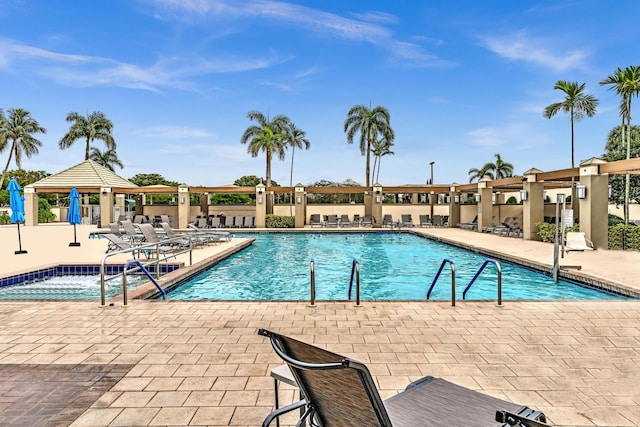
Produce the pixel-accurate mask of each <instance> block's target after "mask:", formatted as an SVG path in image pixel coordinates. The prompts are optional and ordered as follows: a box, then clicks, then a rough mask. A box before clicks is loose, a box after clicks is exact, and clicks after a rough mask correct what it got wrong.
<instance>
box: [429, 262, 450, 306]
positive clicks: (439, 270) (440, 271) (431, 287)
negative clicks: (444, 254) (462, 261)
mask: <svg viewBox="0 0 640 427" xmlns="http://www.w3.org/2000/svg"><path fill="white" fill-rule="evenodd" d="M446 264H449V265H450V267H451V307H455V306H456V265H455V264H454V262H453V261H451V260H450V259H448V258H445V259H443V260H442V264H440V268H439V269H438V272H437V273H436V276H435V277H434V278H433V282H431V286H430V287H429V290H428V291H427V299H429V297H430V296H431V291H432V290H433V287H434V286H435V285H436V282H437V281H438V279H439V278H440V273H442V269H443V268H444V266H445V265H446Z"/></svg>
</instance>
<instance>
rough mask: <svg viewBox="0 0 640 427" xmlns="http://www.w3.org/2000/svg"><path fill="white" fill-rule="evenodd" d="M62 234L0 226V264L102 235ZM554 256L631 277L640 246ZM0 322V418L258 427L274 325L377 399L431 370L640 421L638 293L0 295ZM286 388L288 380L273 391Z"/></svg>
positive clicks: (542, 252)
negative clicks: (367, 374) (367, 380)
mask: <svg viewBox="0 0 640 427" xmlns="http://www.w3.org/2000/svg"><path fill="white" fill-rule="evenodd" d="M69 230H70V228H68V229H65V228H64V227H63V226H62V225H57V226H39V227H25V228H23V229H22V231H23V233H24V235H23V236H24V237H23V247H24V248H26V249H27V250H29V254H27V255H13V250H14V249H17V248H14V247H13V246H14V245H17V236H15V235H14V234H15V226H13V227H0V242H2V243H1V244H0V256H1V258H0V259H2V263H1V265H0V275H3V273H4V272H5V271H14V270H16V269H25V268H33V267H35V266H37V265H40V264H38V263H41V262H45V261H46V263H47V264H50V263H53V262H58V261H59V259H58V258H60V260H64V261H66V262H69V261H75V262H79V260H85V259H86V260H90V261H91V262H95V259H96V257H97V258H98V259H99V258H100V257H101V254H102V253H103V252H104V248H105V247H106V242H104V241H103V242H101V241H100V240H96V241H95V242H93V243H91V244H89V243H87V244H86V245H85V243H86V242H87V240H88V239H87V240H82V244H83V246H82V248H83V250H82V251H79V252H71V254H69V253H66V254H63V252H64V251H65V249H64V246H66V245H67V244H68V242H69V241H71V240H69V237H70V236H72V235H71V234H69V237H68V236H67V235H66V234H64V233H70V231H69ZM79 231H80V228H79ZM82 232H83V233H84V232H85V231H84V229H83V231H82ZM423 232H424V233H428V234H432V235H434V236H436V237H440V238H443V239H444V238H447V239H452V240H455V239H458V240H459V241H460V242H464V243H465V244H467V245H469V244H470V245H477V246H478V247H480V246H483V247H486V248H487V249H489V250H493V251H502V252H504V253H505V254H507V255H510V256H518V257H523V258H526V259H530V260H532V261H535V262H541V263H545V262H546V263H547V264H549V263H550V261H551V256H550V254H551V252H550V249H549V248H550V245H548V244H546V245H545V244H542V243H539V242H524V241H521V240H519V239H513V238H505V237H498V236H489V235H483V234H481V233H471V232H467V231H463V230H448V229H443V230H436V229H429V230H427V229H425V230H424V231H423ZM31 233H35V234H33V235H32V234H31ZM59 233H62V234H59ZM461 233H464V234H461ZM87 234H88V232H87ZM29 236H34V237H29ZM79 236H80V235H79ZM85 237H86V235H85ZM79 238H80V237H79ZM25 239H26V240H25ZM100 244H102V245H104V247H102V246H100ZM90 248H92V249H90ZM71 249H73V248H68V250H71ZM76 249H77V248H76ZM207 250H208V249H207ZM211 250H214V249H211ZM551 250H552V249H551ZM91 251H92V252H91ZM89 252H91V253H89ZM37 254H40V255H42V257H43V258H42V259H39V258H38V259H36V258H37V257H36V255H37ZM594 254H595V255H596V256H593V255H594ZM31 256H33V257H34V258H33V259H30V258H31ZM21 257H23V258H21ZM85 257H86V258H85ZM7 260H9V262H7ZM565 260H566V262H568V263H570V264H581V265H582V267H583V269H582V271H583V272H584V273H585V274H587V273H588V274H593V275H599V276H602V277H603V278H604V279H606V280H610V281H612V282H619V283H621V284H623V285H625V286H629V287H631V288H634V289H640V285H639V283H638V280H639V279H638V277H637V276H638V275H637V272H636V269H637V267H636V266H637V265H638V261H640V254H636V253H619V252H613V251H603V250H598V251H595V252H593V253H579V254H576V253H571V254H570V255H569V256H568V257H567V258H565ZM22 263H24V265H23V264H22ZM0 324H2V325H3V326H2V328H0V365H2V366H0V377H2V378H3V381H2V386H1V389H0V390H1V391H0V424H9V423H13V424H18V423H22V424H28V425H45V424H46V423H47V422H49V423H51V424H52V425H73V426H131V425H143V426H147V425H176V426H191V425H233V426H257V425H260V423H261V422H262V419H263V418H264V417H265V416H266V414H267V413H268V412H269V411H270V410H271V409H272V405H273V381H272V379H271V378H270V376H269V372H270V369H271V368H273V367H274V366H277V365H278V364H280V361H279V360H278V358H277V356H276V355H275V354H274V353H273V350H272V349H271V347H270V345H269V344H268V342H267V341H266V340H265V339H264V338H262V337H259V336H258V335H257V334H256V331H257V329H258V328H270V329H273V330H276V331H279V332H281V333H285V334H290V335H292V336H295V337H297V338H300V339H302V340H305V341H308V342H311V343H314V344H316V345H320V346H324V347H326V348H328V349H330V350H332V351H335V352H338V353H341V354H345V355H348V356H351V357H354V358H356V359H359V360H361V361H363V362H365V363H367V365H368V366H369V368H370V369H371V371H372V374H373V375H374V377H375V379H376V382H377V384H378V387H379V389H380V392H381V394H382V396H383V398H386V397H389V396H391V395H393V394H395V393H397V392H399V391H400V390H402V389H404V387H405V386H406V385H407V384H408V383H409V382H411V381H413V380H415V379H417V378H419V377H422V376H425V375H432V376H437V377H442V378H444V379H447V380H449V381H452V382H455V383H457V384H460V385H463V386H466V387H469V388H472V389H475V390H480V391H483V392H485V393H487V394H490V395H493V396H496V397H499V398H503V399H507V400H510V401H514V402H517V403H521V404H525V405H529V406H533V407H536V408H538V409H540V410H542V411H543V412H545V414H546V415H547V416H548V418H549V419H550V421H551V422H552V423H553V424H554V425H557V426H638V425H640V384H639V382H638V379H640V300H628V301H562V302H549V301H547V302H510V301H507V302H505V303H504V306H503V307H496V306H495V304H494V303H492V302H465V301H458V302H457V305H456V307H451V304H450V302H442V301H439V302H427V301H425V302H364V304H363V306H362V307H359V308H356V307H353V304H352V303H346V302H326V303H319V304H318V305H317V306H316V307H315V308H309V307H307V305H306V302H208V301H203V302H178V301H172V302H162V301H131V302H130V306H129V307H128V308H123V307H122V306H121V305H119V304H115V305H114V306H112V307H106V308H100V307H99V304H98V301H96V302H92V301H90V302H75V301H67V302H54V301H50V302H0ZM52 383H53V384H54V386H52V388H51V390H49V389H46V388H45V386H46V385H47V384H52ZM64 393H67V394H64ZM61 395H62V396H65V399H61V398H60V397H56V396H61ZM293 398H294V391H293V389H292V388H290V387H284V388H283V389H282V391H281V399H282V400H283V401H291V400H292V399H293ZM291 422H292V420H291V418H289V419H288V423H291ZM284 424H285V425H287V423H284Z"/></svg>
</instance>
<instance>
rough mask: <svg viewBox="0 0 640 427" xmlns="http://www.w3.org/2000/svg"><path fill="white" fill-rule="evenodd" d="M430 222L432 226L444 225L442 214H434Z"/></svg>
mask: <svg viewBox="0 0 640 427" xmlns="http://www.w3.org/2000/svg"><path fill="white" fill-rule="evenodd" d="M432 223H433V226H434V227H444V217H443V216H442V215H434V216H433V221H432Z"/></svg>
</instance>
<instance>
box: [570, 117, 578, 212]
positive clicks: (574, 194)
mask: <svg viewBox="0 0 640 427" xmlns="http://www.w3.org/2000/svg"><path fill="white" fill-rule="evenodd" d="M573 137H574V130H573V107H571V169H573V168H574V167H575V148H574V145H573ZM573 181H574V178H573V176H572V177H571V209H572V210H573V207H574V206H575V205H574V203H575V199H576V194H577V192H576V191H575V186H574V182H573ZM574 214H575V211H574Z"/></svg>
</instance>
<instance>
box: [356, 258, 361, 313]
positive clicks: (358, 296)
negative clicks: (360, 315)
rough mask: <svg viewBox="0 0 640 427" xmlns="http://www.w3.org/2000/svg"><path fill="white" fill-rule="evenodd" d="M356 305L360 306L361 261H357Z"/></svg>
mask: <svg viewBox="0 0 640 427" xmlns="http://www.w3.org/2000/svg"><path fill="white" fill-rule="evenodd" d="M356 307H360V263H359V262H356Z"/></svg>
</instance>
